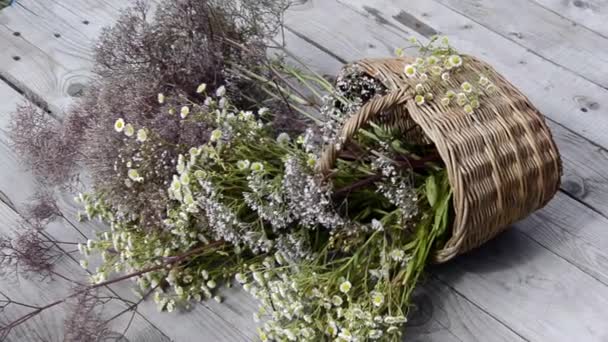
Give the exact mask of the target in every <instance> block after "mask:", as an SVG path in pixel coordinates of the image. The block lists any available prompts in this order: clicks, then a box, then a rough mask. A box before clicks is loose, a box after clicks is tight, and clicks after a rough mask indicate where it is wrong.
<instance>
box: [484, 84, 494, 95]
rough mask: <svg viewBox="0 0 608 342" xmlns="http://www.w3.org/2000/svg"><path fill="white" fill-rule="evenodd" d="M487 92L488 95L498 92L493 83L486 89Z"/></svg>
mask: <svg viewBox="0 0 608 342" xmlns="http://www.w3.org/2000/svg"><path fill="white" fill-rule="evenodd" d="M486 91H487V92H488V93H493V92H495V91H496V86H495V85H494V84H492V83H490V84H488V86H487V87H486Z"/></svg>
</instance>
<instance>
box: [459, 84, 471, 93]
mask: <svg viewBox="0 0 608 342" xmlns="http://www.w3.org/2000/svg"><path fill="white" fill-rule="evenodd" d="M460 89H462V91H464V92H465V93H470V92H472V91H473V86H472V85H471V83H469V82H463V83H462V84H461V85H460Z"/></svg>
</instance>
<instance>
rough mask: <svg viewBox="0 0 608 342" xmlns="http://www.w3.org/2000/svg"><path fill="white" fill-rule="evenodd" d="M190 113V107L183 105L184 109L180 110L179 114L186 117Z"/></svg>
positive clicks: (183, 117)
mask: <svg viewBox="0 0 608 342" xmlns="http://www.w3.org/2000/svg"><path fill="white" fill-rule="evenodd" d="M188 115H190V107H188V106H183V107H182V109H181V110H180V111H179V116H180V117H181V118H182V119H185V118H187V117H188Z"/></svg>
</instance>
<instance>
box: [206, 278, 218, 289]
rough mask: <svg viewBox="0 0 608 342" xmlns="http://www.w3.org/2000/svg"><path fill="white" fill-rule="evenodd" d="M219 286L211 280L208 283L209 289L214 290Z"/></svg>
mask: <svg viewBox="0 0 608 342" xmlns="http://www.w3.org/2000/svg"><path fill="white" fill-rule="evenodd" d="M216 286H217V283H216V282H215V281H214V280H213V279H211V280H209V281H208V282H207V287H209V288H210V289H214V288H215V287H216Z"/></svg>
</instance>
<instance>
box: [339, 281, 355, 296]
mask: <svg viewBox="0 0 608 342" xmlns="http://www.w3.org/2000/svg"><path fill="white" fill-rule="evenodd" d="M352 287H353V285H352V284H351V283H350V281H348V280H346V281H344V282H342V284H340V291H341V292H342V293H348V291H350V289H351V288H352Z"/></svg>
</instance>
